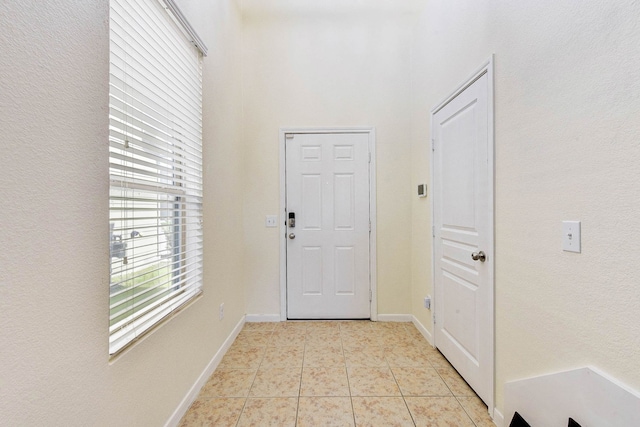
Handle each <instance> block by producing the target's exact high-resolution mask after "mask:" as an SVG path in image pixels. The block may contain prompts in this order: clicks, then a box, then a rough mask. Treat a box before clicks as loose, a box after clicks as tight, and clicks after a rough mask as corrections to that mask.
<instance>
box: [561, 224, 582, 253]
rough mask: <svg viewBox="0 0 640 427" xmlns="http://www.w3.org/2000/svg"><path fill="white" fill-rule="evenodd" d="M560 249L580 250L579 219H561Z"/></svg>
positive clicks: (568, 250)
mask: <svg viewBox="0 0 640 427" xmlns="http://www.w3.org/2000/svg"><path fill="white" fill-rule="evenodd" d="M562 250H563V251H567V252H578V253H579V252H580V221H562Z"/></svg>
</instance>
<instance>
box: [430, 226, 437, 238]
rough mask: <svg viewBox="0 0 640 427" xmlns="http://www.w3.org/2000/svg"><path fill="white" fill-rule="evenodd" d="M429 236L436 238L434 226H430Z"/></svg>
mask: <svg viewBox="0 0 640 427" xmlns="http://www.w3.org/2000/svg"><path fill="white" fill-rule="evenodd" d="M431 234H432V235H433V237H436V226H435V225H432V226H431Z"/></svg>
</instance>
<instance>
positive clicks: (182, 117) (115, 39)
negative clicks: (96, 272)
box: [109, 0, 203, 355]
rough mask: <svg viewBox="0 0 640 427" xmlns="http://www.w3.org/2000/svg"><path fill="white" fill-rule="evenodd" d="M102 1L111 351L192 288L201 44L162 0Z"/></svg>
mask: <svg viewBox="0 0 640 427" xmlns="http://www.w3.org/2000/svg"><path fill="white" fill-rule="evenodd" d="M110 4H111V10H110V42H111V43H110V70H109V71H110V74H109V175H110V189H109V229H110V232H109V241H110V242H109V244H110V283H109V308H110V314H109V353H110V354H111V355H114V354H116V353H117V352H119V351H120V350H122V349H123V348H124V347H125V346H126V345H127V344H129V343H131V342H132V341H134V340H135V339H136V338H138V337H140V336H141V335H142V334H144V333H145V332H147V331H149V330H150V329H151V328H152V327H153V326H154V325H156V324H158V322H160V321H161V320H162V319H164V318H166V317H167V316H169V315H171V314H172V313H174V312H175V311H176V310H177V309H179V308H180V307H182V306H183V305H184V304H185V303H187V302H188V301H189V300H191V299H192V298H194V297H195V296H197V295H199V294H200V292H201V287H202V72H201V56H202V53H203V51H202V50H201V49H202V48H198V47H196V46H203V45H202V43H200V41H199V39H197V36H195V33H193V31H192V30H191V28H190V27H189V26H188V24H186V21H184V18H183V16H182V14H181V13H180V11H179V9H177V8H176V7H175V5H174V4H173V2H172V1H165V2H160V1H159V0H111V2H110ZM194 44H195V46H194Z"/></svg>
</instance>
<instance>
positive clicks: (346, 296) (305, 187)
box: [285, 133, 370, 319]
mask: <svg viewBox="0 0 640 427" xmlns="http://www.w3.org/2000/svg"><path fill="white" fill-rule="evenodd" d="M291 136H293V138H291ZM285 150H286V197H287V200H286V205H287V212H288V213H295V220H296V223H295V227H291V226H290V225H291V224H288V226H287V236H289V235H291V234H292V233H293V234H294V235H295V237H294V238H287V317H288V318H290V319H321V318H324V319H338V318H343V319H356V318H369V317H370V304H369V289H370V282H369V139H368V135H366V134H361V133H328V134H293V135H289V138H287V139H286V147H285Z"/></svg>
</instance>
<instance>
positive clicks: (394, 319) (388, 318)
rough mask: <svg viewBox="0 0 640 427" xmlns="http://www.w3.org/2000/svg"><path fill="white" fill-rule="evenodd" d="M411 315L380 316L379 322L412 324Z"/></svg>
mask: <svg viewBox="0 0 640 427" xmlns="http://www.w3.org/2000/svg"><path fill="white" fill-rule="evenodd" d="M411 317H412V316H411V315H410V314H378V322H411Z"/></svg>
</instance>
